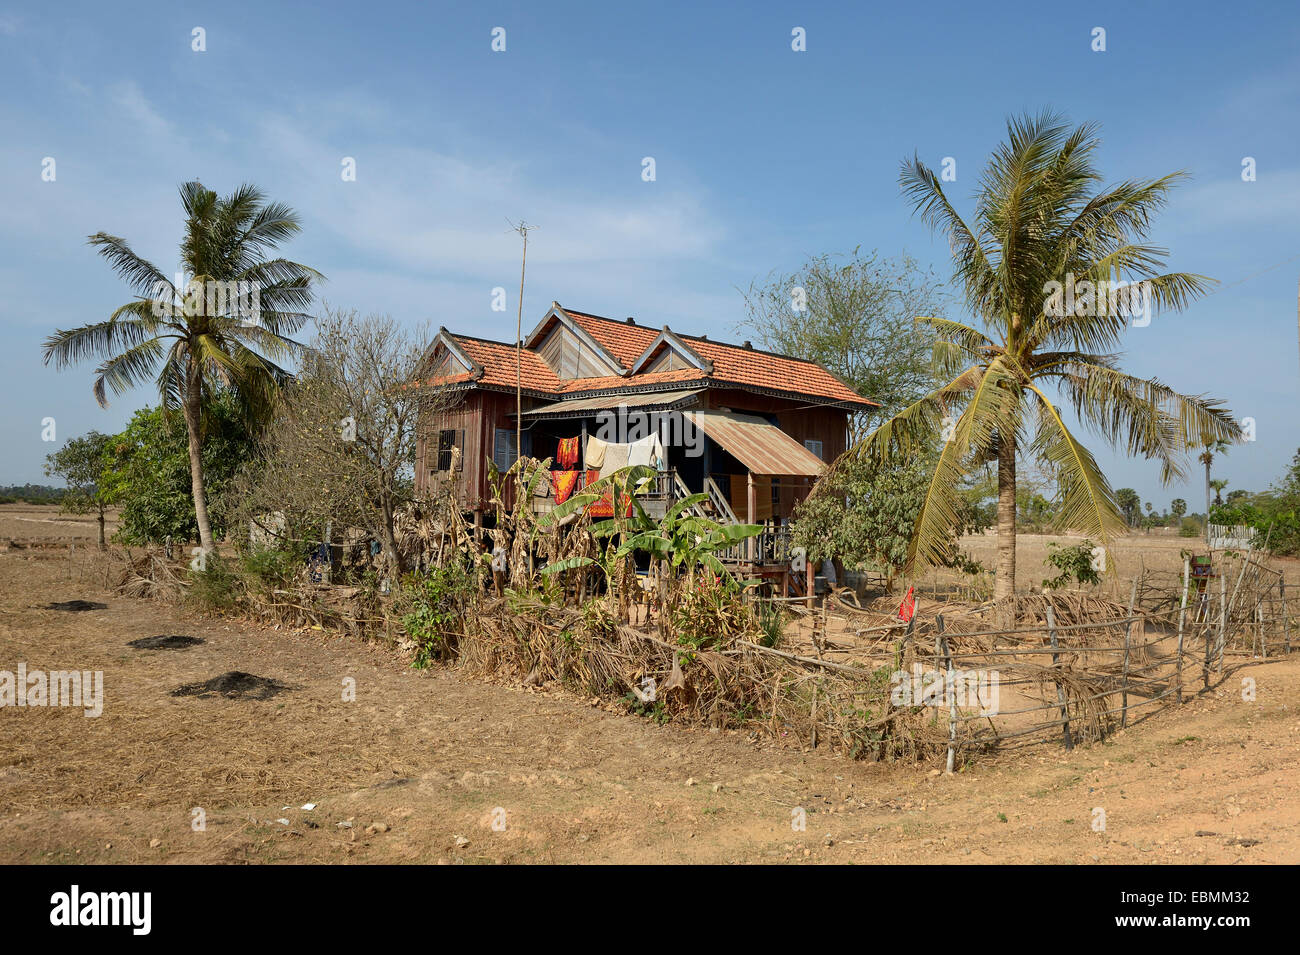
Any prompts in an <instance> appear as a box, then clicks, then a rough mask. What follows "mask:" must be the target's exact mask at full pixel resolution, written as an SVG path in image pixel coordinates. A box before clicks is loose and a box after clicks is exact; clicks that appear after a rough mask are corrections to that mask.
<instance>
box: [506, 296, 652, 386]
mask: <svg viewBox="0 0 1300 955" xmlns="http://www.w3.org/2000/svg"><path fill="white" fill-rule="evenodd" d="M524 347H525V348H527V349H528V350H529V351H532V352H535V353H536V354H537V355H539V356H540V357H541V359H542V360H543V361H544V362H546V364H547V365H548V366H549V367H550V369H551V370H552V371H553V372H555V375H556V377H557V378H560V379H563V380H571V379H574V378H601V377H608V376H610V375H620V376H623V375H627V374H629V369H628V368H627V367H625V366H624V365H623V363H622V362H620V361H619V360H618V359H617V358H615V357H614V355H612V354H611V353H610V351H609V350H608V349H607V348H605V346H604V345H602V344H601V343H600V342H598V341H596V339H594V338H592V336H591V334H590V333H589V332H588V331H587V330H586V329H585V328H583V327H582V326H581V325H580V324H578V323H577V322H576V321H575V320H574V318H573V316H572V315H570V314H569V313H568V312H566V311H565V310H564V308H563V307H562V306H561V305H560V303H559V302H552V303H551V307H550V309H549V310H548V311H547V312H546V314H545V315H543V316H542V320H541V321H540V322H538V323H537V325H536V326H535V327H534V328H533V330H532V331H531V332H529V333H528V337H527V338H525V339H524Z"/></svg>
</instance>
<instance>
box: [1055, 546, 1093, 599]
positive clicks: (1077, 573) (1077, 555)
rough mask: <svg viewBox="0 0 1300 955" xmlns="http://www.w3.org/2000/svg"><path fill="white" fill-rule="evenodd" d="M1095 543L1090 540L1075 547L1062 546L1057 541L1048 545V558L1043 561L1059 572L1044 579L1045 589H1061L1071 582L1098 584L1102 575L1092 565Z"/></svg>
mask: <svg viewBox="0 0 1300 955" xmlns="http://www.w3.org/2000/svg"><path fill="white" fill-rule="evenodd" d="M1093 546H1094V545H1093V543H1092V541H1090V540H1086V541H1084V542H1083V543H1082V544H1075V545H1074V546H1073V547H1062V546H1061V545H1060V544H1057V543H1055V542H1052V543H1049V544H1048V545H1047V559H1046V560H1045V561H1043V563H1045V564H1047V565H1048V566H1049V567H1055V568H1056V569H1057V570H1058V571H1060V573H1059V574H1057V575H1056V576H1055V577H1049V578H1048V579H1047V580H1044V581H1043V589H1044V590H1059V589H1060V588H1061V587H1068V586H1069V585H1070V584H1071V583H1080V584H1096V583H1100V582H1101V575H1100V574H1098V573H1097V570H1096V568H1094V567H1093V566H1092V550H1093Z"/></svg>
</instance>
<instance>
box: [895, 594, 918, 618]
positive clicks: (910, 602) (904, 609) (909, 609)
mask: <svg viewBox="0 0 1300 955" xmlns="http://www.w3.org/2000/svg"><path fill="white" fill-rule="evenodd" d="M915 613H916V600H915V598H913V596H912V588H911V587H908V588H907V596H906V597H904V598H903V602H902V603H901V604H899V605H898V619H899V620H901V621H903V623H911V622H912V617H913V615H914V614H915Z"/></svg>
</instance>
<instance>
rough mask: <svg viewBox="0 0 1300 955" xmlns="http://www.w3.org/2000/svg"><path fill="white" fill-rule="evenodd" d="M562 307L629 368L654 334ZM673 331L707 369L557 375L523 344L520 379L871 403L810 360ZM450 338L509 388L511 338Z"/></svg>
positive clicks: (546, 387)
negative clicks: (727, 388) (709, 386)
mask: <svg viewBox="0 0 1300 955" xmlns="http://www.w3.org/2000/svg"><path fill="white" fill-rule="evenodd" d="M561 308H563V306H561ZM564 312H565V313H566V314H568V315H570V316H571V317H572V318H573V320H574V321H575V322H576V323H577V324H578V325H579V326H580V327H581V328H582V329H583V330H584V331H585V332H586V333H587V334H588V335H590V336H591V337H592V338H593V339H595V341H596V342H597V343H598V344H599V345H600V346H601V347H602V348H604V349H605V350H606V351H608V352H609V353H610V354H611V355H613V356H614V358H615V359H616V360H617V361H618V362H619V363H620V364H621V365H622V366H623V367H624V368H626V369H629V370H630V369H631V368H632V366H633V365H634V364H635V363H636V360H637V359H638V358H640V357H641V355H642V354H643V353H644V352H645V350H646V348H648V347H649V346H650V343H651V342H653V341H654V340H655V339H656V338H657V337H658V336H659V330H658V329H654V328H650V327H648V326H645V325H632V324H628V323H627V322H620V321H616V320H615V319H610V318H602V317H601V316H599V315H591V314H589V313H587V312H578V311H574V310H573V309H571V308H564ZM674 334H677V333H676V332H674ZM677 337H678V338H680V339H682V340H683V341H684V342H685V343H686V345H687V346H688V347H689V348H691V349H692V350H693V351H694V352H695V353H696V354H698V355H699V356H700V357H701V358H704V359H705V360H706V361H708V362H710V363H711V365H712V371H711V372H708V371H704V370H701V369H699V368H694V367H691V368H681V369H676V370H674V371H652V372H642V373H641V374H636V375H608V376H604V377H600V378H572V379H561V378H559V377H557V376H556V374H555V372H553V371H552V370H551V368H550V366H549V365H547V364H546V362H545V361H544V360H543V359H542V357H541V356H540V355H538V354H537V353H536V352H534V351H530V350H529V349H527V348H525V349H524V350H523V352H522V354H521V357H522V365H521V368H520V371H521V376H520V383H521V384H522V386H523V387H524V388H525V389H527V390H529V391H534V392H545V393H547V394H553V395H568V394H577V393H580V392H586V391H602V390H606V389H615V388H627V387H631V386H640V385H653V384H672V383H676V382H687V381H701V382H713V383H717V384H734V385H740V386H742V387H752V388H763V389H767V390H773V391H783V392H790V393H794V394H799V395H805V396H810V397H814V398H824V399H827V400H830V401H837V402H838V401H844V402H850V403H853V404H857V405H875V404H876V403H875V402H873V401H869V400H868V399H866V398H863V397H862V396H861V395H859V394H857V393H856V392H855V391H853V389H852V388H850V387H849V386H848V385H846V384H845V383H844V382H842V381H840V380H839V379H838V378H836V377H835V376H834V375H832V374H831V373H830V372H828V371H826V369H824V368H822V367H821V366H820V365H818V364H816V363H815V362H811V361H805V360H803V359H799V358H790V357H788V356H785V355H776V354H772V353H771V352H764V351H757V350H755V349H752V348H744V347H742V346H740V345H729V344H726V343H725V342H714V341H709V340H708V339H706V338H699V337H696V336H693V335H677ZM452 338H454V339H455V341H456V343H457V344H458V345H459V346H460V348H461V349H462V350H463V351H464V352H465V354H466V355H467V356H468V357H469V358H470V359H471V360H473V361H474V362H477V363H478V364H480V365H482V366H483V369H484V370H483V373H482V375H481V376H480V377H479V378H477V379H476V384H479V385H482V386H484V387H508V388H514V386H515V346H514V344H513V343H509V342H495V341H489V340H487V339H482V338H472V337H469V336H466V335H457V334H454V333H452ZM468 377H472V376H466V375H453V376H447V377H445V378H441V379H436V381H437V383H440V384H442V383H454V382H460V381H465V380H467V378H468Z"/></svg>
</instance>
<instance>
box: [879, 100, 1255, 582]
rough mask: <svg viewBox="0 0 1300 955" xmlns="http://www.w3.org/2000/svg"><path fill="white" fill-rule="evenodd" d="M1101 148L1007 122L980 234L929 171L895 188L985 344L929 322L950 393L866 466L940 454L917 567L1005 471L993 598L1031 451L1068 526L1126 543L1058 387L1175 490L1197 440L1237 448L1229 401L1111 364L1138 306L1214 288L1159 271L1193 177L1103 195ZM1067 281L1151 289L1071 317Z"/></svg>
mask: <svg viewBox="0 0 1300 955" xmlns="http://www.w3.org/2000/svg"><path fill="white" fill-rule="evenodd" d="M1099 145H1100V140H1099V139H1098V137H1097V135H1096V127H1095V126H1093V125H1084V126H1080V127H1078V128H1075V129H1070V128H1069V127H1068V126H1066V125H1065V124H1064V123H1063V122H1062V121H1061V120H1060V119H1059V118H1058V117H1056V116H1054V115H1050V114H1043V115H1041V116H1038V117H1026V118H1022V119H1015V120H1012V121H1011V122H1010V124H1009V126H1008V131H1007V140H1006V142H1005V143H1004V144H1002V145H1001V146H999V147H998V148H997V150H996V151H995V152H994V154H993V156H992V157H991V158H990V160H989V162H988V164H987V166H986V168H985V170H984V172H983V174H982V176H981V180H980V183H979V187H978V190H977V195H976V200H975V214H974V218H973V219H970V220H967V219H964V218H963V217H962V216H961V215H960V214H959V213H958V212H957V210H956V209H955V208H954V207H953V205H952V204H951V202H950V200H949V198H948V196H947V194H946V193H945V192H944V186H943V183H942V181H941V180H940V178H939V176H938V175H937V174H936V173H935V172H934V171H932V170H931V169H930V168H929V167H927V166H926V165H925V164H924V163H922V162H921V160H920V159H919V158H913V159H912V160H910V161H908V162H905V163H904V164H903V170H902V175H901V177H900V179H901V183H902V186H903V189H904V191H905V192H906V194H907V195H908V196H909V197H910V198H911V200H912V201H913V203H914V205H915V209H916V211H917V212H918V213H919V214H920V215H921V216H922V217H923V218H924V220H925V221H926V222H927V223H928V224H929V225H930V226H931V227H932V228H934V229H936V230H938V231H940V232H942V233H943V234H944V235H945V237H946V238H947V240H948V242H949V246H950V248H951V249H952V253H953V265H954V271H955V275H956V278H957V279H958V281H959V282H960V283H961V285H962V287H963V289H964V292H965V297H966V302H967V305H968V306H969V308H970V310H971V311H972V312H973V313H974V314H975V315H976V316H977V317H978V319H979V320H980V322H982V323H983V326H984V329H985V330H984V331H981V330H979V329H977V328H974V327H972V326H969V325H964V324H962V323H960V322H956V321H950V320H947V319H942V318H934V317H923V318H918V319H917V321H918V322H920V323H921V324H923V325H927V326H928V327H930V328H931V329H933V330H934V331H935V332H936V333H937V335H938V336H939V341H938V342H937V343H936V347H935V351H934V357H935V365H936V370H937V371H938V372H940V373H941V375H942V379H943V380H944V381H946V382H947V383H946V384H944V385H942V386H941V387H939V388H938V389H936V390H934V391H932V392H930V393H929V394H927V395H926V396H925V397H923V398H921V399H919V400H918V401H916V402H914V403H913V404H911V405H910V406H908V407H907V408H905V409H903V410H901V411H899V412H898V413H897V414H895V415H894V416H893V417H892V418H890V419H889V420H888V421H885V422H884V423H882V424H881V425H880V426H879V427H877V428H876V429H875V431H873V432H872V433H871V435H870V436H869V437H868V438H867V439H866V440H865V441H863V442H862V443H861V444H860V445H859V446H858V448H857V449H856V453H857V454H859V455H861V456H863V457H864V458H867V459H870V460H874V461H878V462H886V461H899V460H902V461H908V460H915V459H916V457H917V455H918V454H919V453H920V452H921V451H922V450H928V449H932V448H933V447H934V441H935V438H936V437H939V438H940V440H942V441H943V443H942V447H941V451H940V454H939V457H938V464H937V465H936V467H935V468H934V470H933V474H932V477H931V479H930V483H929V486H928V487H927V489H926V491H925V497H924V503H923V505H922V508H921V512H920V514H919V516H918V519H917V522H916V531H915V535H914V538H913V541H912V546H911V553H910V555H909V556H910V557H911V559H914V560H920V561H922V562H926V563H935V562H939V561H942V560H943V559H945V558H946V556H947V554H948V541H949V540H950V539H951V534H952V531H953V529H954V528H955V527H956V526H957V525H958V524H959V523H960V520H961V515H960V513H959V509H958V508H959V504H960V501H961V497H960V494H959V487H960V485H961V481H962V478H963V476H964V475H967V474H969V473H970V472H971V471H972V470H973V469H976V468H980V467H983V466H984V465H985V464H987V463H988V462H990V461H994V460H996V461H997V473H998V563H997V570H996V577H995V580H996V587H995V597H998V598H1005V597H1008V596H1010V595H1011V594H1013V593H1014V592H1015V581H1016V551H1015V537H1016V466H1017V455H1018V454H1027V455H1028V456H1030V457H1032V458H1034V459H1037V460H1040V461H1045V462H1046V463H1047V464H1048V466H1049V467H1050V468H1051V469H1052V470H1053V472H1054V473H1056V474H1057V476H1058V479H1059V482H1060V504H1059V509H1058V511H1057V516H1056V525H1057V526H1058V527H1060V528H1071V529H1074V530H1077V531H1080V532H1082V533H1083V534H1085V535H1087V536H1089V537H1100V538H1101V542H1102V544H1103V545H1108V544H1109V542H1110V538H1111V537H1112V536H1114V535H1115V534H1119V533H1123V532H1124V530H1125V522H1124V517H1123V514H1122V513H1121V510H1120V507H1119V504H1118V502H1117V500H1116V496H1115V492H1114V490H1113V489H1112V488H1111V487H1110V484H1109V483H1108V482H1107V480H1106V477H1105V475H1104V474H1102V472H1101V469H1100V468H1099V467H1098V465H1097V462H1096V460H1095V459H1094V458H1093V456H1092V453H1091V452H1090V451H1089V450H1088V449H1087V448H1085V447H1084V446H1083V445H1082V444H1080V443H1079V441H1078V440H1077V439H1076V438H1075V436H1074V435H1073V434H1072V433H1071V432H1070V430H1069V428H1068V427H1067V426H1066V423H1065V419H1064V417H1063V415H1062V412H1061V409H1060V408H1058V407H1057V406H1056V404H1055V403H1054V402H1053V400H1052V399H1051V398H1050V397H1049V396H1048V393H1047V392H1046V391H1045V390H1044V389H1045V388H1051V387H1053V386H1054V387H1056V388H1057V389H1058V390H1059V391H1060V392H1061V393H1062V394H1063V395H1064V397H1065V399H1066V402H1067V403H1068V404H1069V405H1070V407H1071V408H1072V410H1073V411H1074V412H1075V414H1076V415H1077V416H1078V417H1079V418H1080V420H1081V421H1083V422H1084V424H1086V425H1089V426H1092V427H1094V428H1096V429H1097V431H1098V432H1099V433H1100V434H1101V435H1102V436H1103V437H1104V438H1105V439H1106V440H1107V441H1108V442H1110V443H1111V444H1113V445H1117V446H1120V447H1123V448H1124V449H1125V450H1126V451H1127V452H1128V453H1129V454H1130V455H1134V456H1137V455H1140V456H1143V457H1146V458H1148V459H1153V460H1155V461H1158V462H1159V463H1160V465H1161V468H1162V477H1163V479H1164V480H1165V481H1166V482H1169V481H1171V480H1173V479H1175V478H1178V477H1181V476H1182V473H1183V472H1182V468H1181V467H1180V461H1181V459H1182V457H1183V454H1184V452H1185V451H1186V450H1187V449H1188V448H1189V447H1190V446H1191V445H1192V444H1193V443H1194V442H1196V441H1197V440H1198V439H1199V438H1200V437H1201V436H1206V435H1208V436H1209V437H1212V438H1222V439H1225V440H1226V439H1230V438H1234V439H1235V438H1237V437H1238V436H1239V434H1240V428H1239V426H1238V425H1237V424H1236V422H1235V421H1234V420H1233V418H1232V416H1231V414H1229V413H1228V412H1227V411H1226V410H1225V409H1224V408H1222V407H1221V406H1220V404H1219V403H1218V402H1215V401H1212V400H1206V399H1204V398H1201V397H1198V396H1189V395H1183V394H1180V393H1178V392H1176V391H1174V390H1173V389H1171V388H1169V387H1168V386H1166V385H1164V384H1163V383H1161V382H1159V381H1156V380H1154V379H1149V380H1148V379H1142V378H1137V377H1134V376H1132V375H1128V374H1126V373H1124V372H1123V371H1121V370H1120V368H1119V367H1118V364H1117V359H1116V357H1115V355H1114V354H1113V352H1114V351H1115V350H1116V346H1118V344H1119V342H1120V339H1121V337H1122V335H1123V334H1124V332H1125V330H1126V329H1127V327H1128V322H1129V316H1130V315H1131V314H1132V313H1133V312H1134V311H1136V310H1137V306H1138V304H1139V303H1141V304H1143V305H1144V306H1145V305H1149V306H1150V308H1151V309H1152V310H1153V311H1169V310H1174V311H1176V310H1179V309H1182V308H1183V307H1185V306H1186V305H1187V304H1188V303H1189V302H1191V301H1192V299H1194V298H1195V297H1196V296H1197V295H1199V294H1201V293H1202V292H1203V291H1204V290H1205V289H1206V287H1207V286H1208V284H1209V280H1208V279H1206V278H1204V277H1203V276H1199V275H1190V274H1186V273H1165V272H1161V271H1160V269H1161V268H1162V266H1163V259H1164V252H1163V250H1162V249H1160V248H1158V247H1156V246H1154V245H1151V244H1149V243H1148V242H1147V241H1146V238H1147V234H1148V231H1149V229H1150V226H1151V223H1152V219H1153V216H1154V214H1155V213H1156V211H1157V210H1158V209H1159V208H1160V207H1161V206H1163V205H1164V203H1165V202H1166V200H1167V198H1168V195H1169V191H1170V189H1171V188H1172V186H1173V185H1174V183H1175V182H1176V181H1178V179H1179V178H1181V177H1180V175H1179V174H1173V175H1169V176H1164V177H1161V178H1159V179H1154V180H1146V181H1139V180H1126V181H1124V182H1121V183H1118V184H1116V185H1112V186H1104V187H1103V186H1100V182H1101V176H1100V174H1099V173H1098V171H1097V169H1096V167H1095V166H1094V164H1093V154H1094V153H1095V151H1096V149H1097V147H1098V146H1099ZM1067 282H1071V283H1078V282H1088V283H1094V284H1095V283H1098V282H1102V283H1112V282H1140V283H1141V284H1140V285H1125V286H1124V287H1122V288H1117V289H1116V291H1115V294H1114V297H1113V298H1112V301H1113V302H1114V304H1115V307H1110V306H1109V304H1108V306H1107V307H1104V308H1102V307H1092V308H1088V307H1086V305H1087V302H1079V303H1077V306H1078V307H1076V308H1074V309H1067V308H1065V307H1063V299H1062V298H1061V295H1060V294H1059V293H1060V292H1061V290H1062V289H1063V288H1064V286H1065V284H1066V283H1067ZM1093 304H1094V306H1095V305H1096V304H1097V303H1096V301H1095V300H1094V301H1093ZM986 332H987V334H986ZM1022 435H1023V436H1024V437H1023V438H1022ZM945 438H946V439H947V440H943V439H945Z"/></svg>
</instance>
